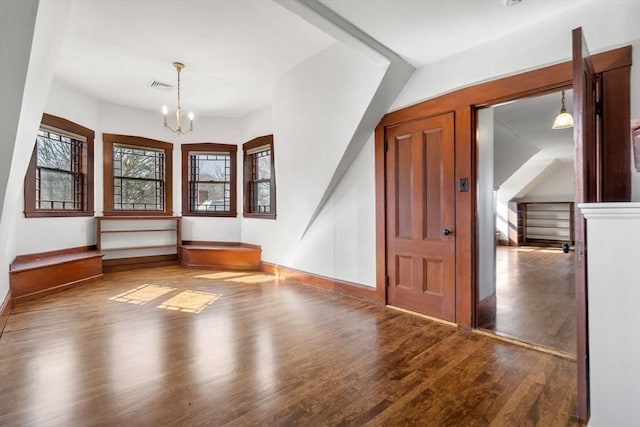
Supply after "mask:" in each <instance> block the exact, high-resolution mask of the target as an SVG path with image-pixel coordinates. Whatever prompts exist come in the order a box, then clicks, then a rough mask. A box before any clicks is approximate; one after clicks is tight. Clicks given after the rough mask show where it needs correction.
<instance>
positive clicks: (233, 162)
mask: <svg viewBox="0 0 640 427" xmlns="http://www.w3.org/2000/svg"><path fill="white" fill-rule="evenodd" d="M180 149H181V151H182V216H196V217H197V216H202V217H237V216H238V207H237V205H238V203H237V171H236V169H237V154H236V153H237V152H238V146H237V145H233V144H218V143H213V142H203V143H196V144H181V145H180ZM191 153H197V154H215V153H225V154H228V155H229V161H230V172H229V173H230V186H231V193H230V196H229V199H230V200H229V203H230V204H229V211H226V212H225V211H192V210H190V206H189V196H190V194H189V191H190V185H189V184H190V183H191V180H190V178H191V174H190V173H189V169H190V167H189V158H190V156H191Z"/></svg>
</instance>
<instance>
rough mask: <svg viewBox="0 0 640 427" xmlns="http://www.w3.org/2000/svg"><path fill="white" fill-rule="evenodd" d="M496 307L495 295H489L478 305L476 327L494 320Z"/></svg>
mask: <svg viewBox="0 0 640 427" xmlns="http://www.w3.org/2000/svg"><path fill="white" fill-rule="evenodd" d="M496 305H497V298H496V296H495V295H491V296H490V297H487V298H485V299H483V300H482V301H480V302H479V303H478V315H477V316H476V319H477V324H478V325H482V324H483V323H485V322H488V321H492V320H493V319H495V317H496Z"/></svg>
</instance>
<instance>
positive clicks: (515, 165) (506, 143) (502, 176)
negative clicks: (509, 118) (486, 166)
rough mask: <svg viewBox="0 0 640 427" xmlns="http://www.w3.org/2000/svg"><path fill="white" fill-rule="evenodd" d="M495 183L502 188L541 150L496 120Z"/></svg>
mask: <svg viewBox="0 0 640 427" xmlns="http://www.w3.org/2000/svg"><path fill="white" fill-rule="evenodd" d="M494 134H495V138H494V150H493V165H494V169H493V183H494V185H495V186H496V187H500V186H501V185H502V184H503V183H504V182H505V181H506V180H507V179H508V178H509V177H510V176H511V175H513V173H514V172H515V171H516V170H518V169H519V168H520V167H521V166H522V165H524V164H525V163H526V161H527V160H529V159H530V158H531V156H533V155H534V154H536V153H537V152H538V151H540V149H539V148H538V147H536V146H535V145H533V144H531V143H530V142H529V141H527V140H526V139H524V138H523V137H522V136H520V135H519V134H517V133H516V132H514V131H513V130H512V129H511V128H509V127H508V126H506V125H505V124H504V123H502V122H501V121H499V120H494Z"/></svg>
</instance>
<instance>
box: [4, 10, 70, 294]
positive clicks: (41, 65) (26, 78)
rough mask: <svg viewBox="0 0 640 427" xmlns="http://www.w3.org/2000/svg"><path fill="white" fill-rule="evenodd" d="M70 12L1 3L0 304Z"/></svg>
mask: <svg viewBox="0 0 640 427" xmlns="http://www.w3.org/2000/svg"><path fill="white" fill-rule="evenodd" d="M36 7H37V13H36ZM68 12H69V3H68V2H67V1H59V2H55V4H53V2H41V3H38V2H32V1H22V2H0V59H1V63H2V64H3V66H2V67H1V68H0V93H2V94H3V102H2V107H0V113H1V114H0V132H2V133H1V134H0V149H1V150H2V152H3V153H4V155H3V156H1V157H2V160H0V162H2V163H0V166H1V167H0V189H1V190H0V196H2V197H0V200H2V216H1V218H0V301H2V300H4V297H5V295H6V294H7V292H8V285H9V271H8V268H9V264H10V263H11V262H12V261H13V258H14V257H15V255H16V239H17V234H16V211H17V210H18V209H19V208H20V206H19V200H20V194H21V192H22V187H23V185H22V182H23V180H24V174H25V172H26V170H27V165H28V163H29V159H30V157H31V153H32V150H33V145H34V142H35V139H36V135H37V131H38V125H39V123H40V119H41V116H42V110H43V109H44V105H45V101H46V97H47V93H48V88H49V85H50V82H51V79H52V77H53V69H54V66H55V61H56V58H57V54H58V50H59V48H60V43H61V41H62V32H61V31H57V29H58V28H59V26H62V27H63V28H64V26H65V24H66V21H67V19H68ZM27 58H28V66H27V62H26V60H27ZM9 64H10V65H11V66H9ZM9 160H10V162H9Z"/></svg>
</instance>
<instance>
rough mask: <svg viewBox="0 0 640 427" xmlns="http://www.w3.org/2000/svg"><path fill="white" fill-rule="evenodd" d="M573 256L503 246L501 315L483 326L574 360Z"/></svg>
mask: <svg viewBox="0 0 640 427" xmlns="http://www.w3.org/2000/svg"><path fill="white" fill-rule="evenodd" d="M573 257H574V253H573V252H570V253H568V254H565V253H563V252H562V250H560V249H554V248H534V247H504V246H499V247H498V248H497V251H496V266H497V268H496V295H497V315H496V318H495V319H494V321H491V320H489V321H488V322H486V323H485V324H483V325H481V327H482V328H483V329H488V330H492V331H496V332H499V333H501V334H504V335H507V336H509V337H513V338H516V339H518V340H522V341H525V342H529V343H532V344H537V345H540V346H543V347H548V348H551V349H555V350H559V351H561V352H564V353H568V354H572V355H574V356H575V354H576V311H575V285H574V267H573V264H574V258H573Z"/></svg>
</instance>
